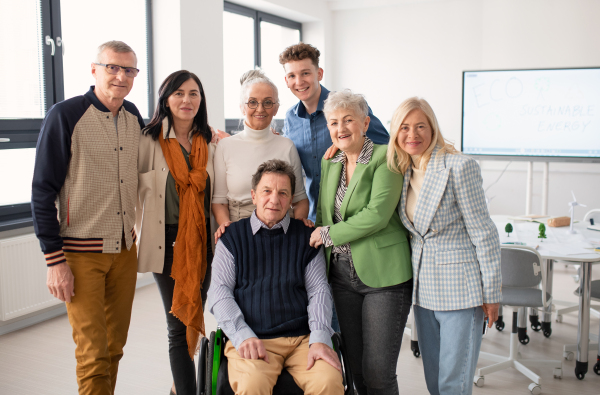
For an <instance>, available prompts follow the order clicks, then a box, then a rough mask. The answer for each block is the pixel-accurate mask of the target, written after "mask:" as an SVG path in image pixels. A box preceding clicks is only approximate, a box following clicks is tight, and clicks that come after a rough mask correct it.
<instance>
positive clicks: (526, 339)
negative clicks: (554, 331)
mask: <svg viewBox="0 0 600 395" xmlns="http://www.w3.org/2000/svg"><path fill="white" fill-rule="evenodd" d="M519 341H520V342H521V344H529V335H525V337H524V338H522V339H519Z"/></svg>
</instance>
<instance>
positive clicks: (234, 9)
mask: <svg viewBox="0 0 600 395" xmlns="http://www.w3.org/2000/svg"><path fill="white" fill-rule="evenodd" d="M223 12H231V13H233V14H238V15H243V16H246V17H249V18H252V19H253V20H254V67H261V44H260V42H261V36H260V35H261V32H260V23H261V22H263V21H264V22H268V23H272V24H274V25H279V26H283V27H287V28H290V29H295V30H298V31H299V32H300V41H302V23H301V22H296V21H293V20H291V19H287V18H283V17H280V16H277V15H273V14H269V13H267V12H263V11H258V10H255V9H253V8H249V7H245V6H242V5H239V4H234V3H231V2H229V1H224V2H223ZM274 121H275V129H276V130H277V131H278V132H281V130H282V129H283V123H284V122H283V120H282V119H275V120H274ZM239 125H240V118H226V119H225V131H226V132H227V133H229V134H231V133H232V132H235V131H237V130H239Z"/></svg>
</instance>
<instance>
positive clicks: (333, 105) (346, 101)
mask: <svg viewBox="0 0 600 395" xmlns="http://www.w3.org/2000/svg"><path fill="white" fill-rule="evenodd" d="M338 108H344V109H350V110H352V111H353V112H354V113H355V114H356V115H358V116H359V117H361V118H362V119H365V118H366V117H367V116H368V115H369V105H368V104H367V101H366V100H365V97H364V96H363V95H361V94H358V93H352V91H351V90H350V89H344V90H343V91H340V92H331V93H330V94H329V96H327V100H325V103H324V104H323V112H324V113H325V118H326V119H328V115H329V114H330V113H332V112H334V111H335V110H337V109H338Z"/></svg>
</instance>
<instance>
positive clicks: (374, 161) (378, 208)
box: [316, 144, 412, 288]
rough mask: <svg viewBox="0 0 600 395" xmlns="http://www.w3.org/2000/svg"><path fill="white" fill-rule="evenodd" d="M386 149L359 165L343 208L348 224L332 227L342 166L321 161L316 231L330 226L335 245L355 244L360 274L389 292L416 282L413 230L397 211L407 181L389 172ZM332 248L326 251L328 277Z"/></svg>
mask: <svg viewBox="0 0 600 395" xmlns="http://www.w3.org/2000/svg"><path fill="white" fill-rule="evenodd" d="M386 151H387V146H385V145H379V144H374V148H373V155H372V156H371V160H370V161H369V164H367V165H363V164H361V163H357V164H356V170H354V174H353V175H352V178H351V179H350V184H349V185H348V190H347V191H346V195H345V196H344V200H343V201H342V207H341V209H340V211H341V214H342V218H343V219H344V220H343V222H338V223H337V224H334V223H333V217H334V214H333V212H334V203H335V194H336V192H337V188H338V184H339V182H340V173H341V171H342V164H341V163H332V162H331V160H325V159H323V160H322V161H321V184H320V189H319V202H318V204H317V224H316V225H317V226H328V225H329V226H330V228H329V236H330V237H331V240H332V241H333V244H334V245H342V244H345V243H348V242H349V243H350V249H351V251H352V260H353V261H354V267H355V269H356V274H357V275H358V277H359V278H360V279H361V281H362V282H363V283H365V284H366V285H368V286H369V287H373V288H381V287H389V286H391V285H396V284H400V283H403V282H405V281H408V280H410V279H411V278H412V265H411V261H410V249H409V245H408V240H407V235H408V231H407V230H406V228H405V227H404V225H402V222H401V221H400V217H398V212H397V211H396V208H397V206H398V201H399V200H400V194H401V192H402V182H403V177H402V175H401V174H397V173H393V172H392V171H390V170H389V169H388V168H387V162H386ZM331 249H332V247H327V248H326V249H325V256H326V257H327V273H329V264H330V262H331Z"/></svg>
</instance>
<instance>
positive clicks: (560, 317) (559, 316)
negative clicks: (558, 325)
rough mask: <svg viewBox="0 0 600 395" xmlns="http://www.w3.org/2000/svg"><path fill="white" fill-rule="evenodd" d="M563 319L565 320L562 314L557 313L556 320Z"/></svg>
mask: <svg viewBox="0 0 600 395" xmlns="http://www.w3.org/2000/svg"><path fill="white" fill-rule="evenodd" d="M562 320H563V316H562V314H557V315H556V322H562Z"/></svg>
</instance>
